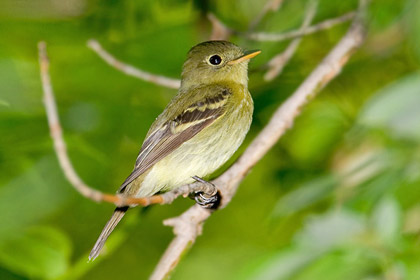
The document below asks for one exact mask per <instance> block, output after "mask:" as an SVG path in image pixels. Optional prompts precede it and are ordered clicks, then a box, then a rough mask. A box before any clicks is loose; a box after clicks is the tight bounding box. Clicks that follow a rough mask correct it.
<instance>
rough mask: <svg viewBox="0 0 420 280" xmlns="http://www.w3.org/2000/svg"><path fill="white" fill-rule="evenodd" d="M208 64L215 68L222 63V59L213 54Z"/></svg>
mask: <svg viewBox="0 0 420 280" xmlns="http://www.w3.org/2000/svg"><path fill="white" fill-rule="evenodd" d="M208 62H209V64H211V65H215V66H217V65H220V64H221V63H222V58H221V57H220V56H219V55H217V54H215V55H212V56H210V58H209V60H208Z"/></svg>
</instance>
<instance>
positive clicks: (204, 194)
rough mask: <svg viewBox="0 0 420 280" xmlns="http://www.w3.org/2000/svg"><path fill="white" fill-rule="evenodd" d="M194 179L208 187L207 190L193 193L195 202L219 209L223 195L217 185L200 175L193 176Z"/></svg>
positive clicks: (205, 206)
mask: <svg viewBox="0 0 420 280" xmlns="http://www.w3.org/2000/svg"><path fill="white" fill-rule="evenodd" d="M193 179H194V180H196V181H197V182H200V183H202V184H203V185H204V186H205V187H206V191H199V192H195V193H194V194H193V198H194V200H195V202H196V203H197V204H198V205H200V206H201V207H203V208H205V209H217V208H218V207H219V205H220V200H221V196H220V193H219V191H218V190H217V188H216V186H215V185H214V184H213V183H211V182H208V181H205V180H203V179H201V178H200V177H198V176H193Z"/></svg>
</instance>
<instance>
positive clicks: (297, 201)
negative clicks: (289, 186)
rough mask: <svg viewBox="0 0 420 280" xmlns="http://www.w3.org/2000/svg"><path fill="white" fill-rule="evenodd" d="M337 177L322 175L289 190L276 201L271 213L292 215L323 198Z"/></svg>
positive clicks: (275, 215)
mask: <svg viewBox="0 0 420 280" xmlns="http://www.w3.org/2000/svg"><path fill="white" fill-rule="evenodd" d="M336 184H337V179H336V178H335V177H333V176H331V175H326V176H322V177H320V178H317V179H314V180H312V181H310V182H307V183H304V184H303V185H302V186H300V187H298V188H297V189H296V190H294V191H291V192H289V193H288V194H286V195H285V196H283V197H282V198H280V200H279V201H278V202H277V204H276V206H275V207H274V210H273V213H272V215H273V216H274V217H282V216H287V215H292V214H294V213H296V212H298V211H300V210H302V209H304V208H306V207H309V206H311V205H313V204H315V203H317V202H318V201H320V200H321V199H323V198H325V197H326V196H327V195H328V194H329V193H330V192H331V190H332V189H333V188H334V186H336Z"/></svg>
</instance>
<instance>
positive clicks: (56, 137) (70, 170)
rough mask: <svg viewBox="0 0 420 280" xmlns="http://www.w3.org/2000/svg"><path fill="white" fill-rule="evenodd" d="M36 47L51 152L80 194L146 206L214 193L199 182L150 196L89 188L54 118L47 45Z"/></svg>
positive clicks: (55, 116)
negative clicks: (197, 193) (78, 173)
mask: <svg viewBox="0 0 420 280" xmlns="http://www.w3.org/2000/svg"><path fill="white" fill-rule="evenodd" d="M38 50H39V63H40V72H41V81H42V87H43V92H44V98H43V99H44V105H45V110H46V112H47V118H48V125H49V128H50V134H51V138H52V140H53V143H54V149H55V153H56V155H57V158H58V162H59V164H60V167H61V169H62V170H63V172H64V175H65V177H66V178H67V180H68V181H69V182H70V184H71V185H72V186H73V187H74V188H75V189H76V190H77V191H78V192H79V193H80V194H81V195H83V196H84V197H86V198H89V199H91V200H94V201H97V202H100V201H105V202H109V203H113V204H115V205H116V206H125V205H141V206H148V205H150V204H169V203H171V202H172V201H173V200H174V199H176V198H177V197H179V196H181V195H187V194H189V193H193V192H203V193H205V194H212V193H214V192H215V190H214V188H213V187H212V186H211V185H210V184H202V183H199V182H196V183H192V184H189V185H185V186H182V187H180V188H178V189H175V190H173V191H170V192H167V193H164V194H161V195H154V196H151V197H141V198H138V197H124V196H122V195H112V194H106V193H102V192H100V191H98V190H95V189H93V188H92V187H90V186H88V185H87V184H86V183H84V182H83V180H82V179H80V177H79V176H78V175H77V173H76V171H75V169H74V167H73V164H72V163H71V161H70V158H69V156H68V153H67V148H66V143H65V141H64V139H63V133H62V129H61V125H60V120H59V117H58V111H57V105H56V103H55V98H54V92H53V89H52V85H51V79H50V75H49V61H48V56H47V46H46V43H45V42H39V43H38Z"/></svg>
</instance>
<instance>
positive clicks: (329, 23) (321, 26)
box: [234, 12, 356, 42]
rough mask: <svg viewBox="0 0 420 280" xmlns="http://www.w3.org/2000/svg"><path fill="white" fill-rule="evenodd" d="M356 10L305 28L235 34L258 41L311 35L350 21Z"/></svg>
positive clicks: (278, 40)
mask: <svg viewBox="0 0 420 280" xmlns="http://www.w3.org/2000/svg"><path fill="white" fill-rule="evenodd" d="M355 14H356V13H355V12H349V13H346V14H344V15H342V16H339V17H337V18H332V19H327V20H324V21H321V22H320V23H317V24H315V25H312V26H309V27H308V28H306V29H305V30H300V29H297V30H291V31H288V32H284V33H265V32H237V31H235V32H234V34H237V35H240V36H244V37H246V38H248V39H250V40H256V41H275V42H280V41H284V40H289V39H293V38H296V37H301V36H304V35H309V34H312V33H315V32H319V31H322V30H325V29H329V28H331V27H333V26H335V25H337V24H340V23H344V22H347V21H350V20H352V19H353V18H354V16H355Z"/></svg>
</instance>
